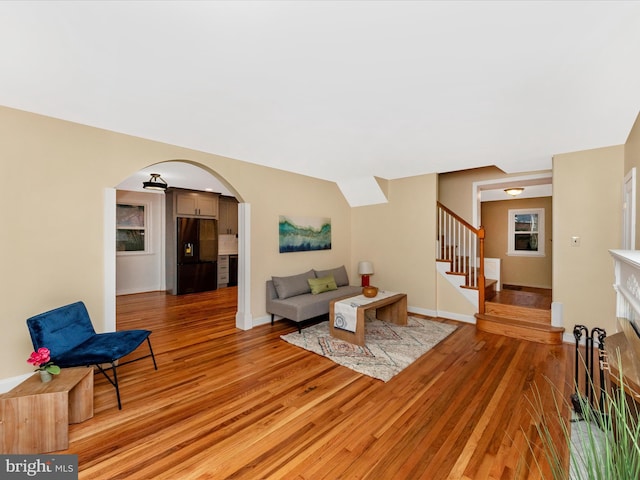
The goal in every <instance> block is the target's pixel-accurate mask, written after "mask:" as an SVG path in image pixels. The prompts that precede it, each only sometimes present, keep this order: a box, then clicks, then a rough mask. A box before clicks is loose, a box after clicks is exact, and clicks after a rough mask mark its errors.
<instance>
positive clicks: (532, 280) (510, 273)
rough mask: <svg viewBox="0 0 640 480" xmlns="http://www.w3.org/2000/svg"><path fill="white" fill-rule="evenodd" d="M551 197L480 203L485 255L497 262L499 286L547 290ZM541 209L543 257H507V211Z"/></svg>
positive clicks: (549, 258) (551, 257) (549, 260)
mask: <svg viewBox="0 0 640 480" xmlns="http://www.w3.org/2000/svg"><path fill="white" fill-rule="evenodd" d="M551 207H552V201H551V197H540V198H523V199H518V198H514V199H512V200H504V201H496V202H483V203H482V213H481V218H482V225H483V226H484V228H485V232H486V236H485V244H484V246H485V251H484V252H485V256H486V257H489V258H499V259H501V276H502V283H507V284H511V285H521V286H528V287H539V288H551V285H552V284H551V280H552V279H551V266H552V259H553V252H552V247H551V245H552V238H553V229H552V217H553V215H552V208H551ZM520 208H524V209H531V208H544V211H545V212H544V219H545V256H544V257H520V256H509V255H507V250H508V236H509V210H510V209H520Z"/></svg>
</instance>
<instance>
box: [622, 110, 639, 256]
mask: <svg viewBox="0 0 640 480" xmlns="http://www.w3.org/2000/svg"><path fill="white" fill-rule="evenodd" d="M634 167H635V169H636V182H637V181H638V176H640V115H638V117H637V118H636V121H635V123H634V125H633V127H632V128H631V133H629V137H628V138H627V143H626V144H625V146H624V173H625V175H626V174H627V173H629V172H630V171H631V169H632V168H634ZM639 221H640V191H638V186H637V185H636V249H640V223H639Z"/></svg>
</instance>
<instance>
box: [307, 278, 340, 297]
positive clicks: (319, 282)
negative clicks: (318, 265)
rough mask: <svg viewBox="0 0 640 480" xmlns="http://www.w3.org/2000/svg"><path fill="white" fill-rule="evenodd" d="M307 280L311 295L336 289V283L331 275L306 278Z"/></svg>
mask: <svg viewBox="0 0 640 480" xmlns="http://www.w3.org/2000/svg"><path fill="white" fill-rule="evenodd" d="M307 282H308V283H309V287H310V288H311V293H312V294H313V295H317V294H319V293H322V292H330V291H331V290H337V289H338V285H336V281H335V280H334V278H333V275H327V276H326V277H322V278H308V279H307Z"/></svg>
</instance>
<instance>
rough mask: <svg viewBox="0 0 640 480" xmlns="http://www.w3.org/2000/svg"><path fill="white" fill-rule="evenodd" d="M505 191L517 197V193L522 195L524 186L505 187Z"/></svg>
mask: <svg viewBox="0 0 640 480" xmlns="http://www.w3.org/2000/svg"><path fill="white" fill-rule="evenodd" d="M504 191H505V193H507V194H509V195H511V196H512V197H515V196H517V195H520V194H521V193H522V192H524V188H522V187H514V188H505V189H504Z"/></svg>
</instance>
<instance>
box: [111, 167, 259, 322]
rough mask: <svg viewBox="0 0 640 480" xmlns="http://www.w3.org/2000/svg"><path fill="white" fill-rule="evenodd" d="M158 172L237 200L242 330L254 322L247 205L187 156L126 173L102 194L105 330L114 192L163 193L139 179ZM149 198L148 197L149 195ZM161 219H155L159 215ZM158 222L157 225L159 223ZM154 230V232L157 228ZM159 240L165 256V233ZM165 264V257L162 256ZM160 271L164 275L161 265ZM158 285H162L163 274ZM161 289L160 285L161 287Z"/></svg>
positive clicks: (181, 183) (239, 319)
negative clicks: (152, 190) (147, 187)
mask: <svg viewBox="0 0 640 480" xmlns="http://www.w3.org/2000/svg"><path fill="white" fill-rule="evenodd" d="M151 171H153V172H154V173H160V174H161V175H162V176H163V178H164V179H165V180H167V181H168V183H169V185H170V186H174V187H180V188H189V189H192V190H208V191H216V192H217V193H222V194H224V195H228V196H232V197H235V198H236V199H237V200H238V202H239V203H238V235H237V237H238V298H237V312H236V327H238V328H241V329H243V330H247V329H250V328H251V327H252V326H253V320H252V317H251V314H250V287H249V280H250V259H249V252H250V230H249V225H250V205H248V204H246V203H244V202H243V201H242V197H241V196H240V194H239V192H237V191H236V190H235V189H234V188H233V187H232V186H231V185H230V184H229V183H228V182H226V180H225V179H224V178H222V177H221V176H219V175H218V174H217V173H216V172H214V171H212V170H211V169H209V168H208V167H206V166H204V165H201V164H199V163H196V162H191V161H189V160H170V161H164V162H159V163H156V164H153V165H150V166H148V167H145V168H144V169H142V170H140V171H138V172H135V173H134V174H132V175H131V176H130V177H127V178H126V179H125V180H123V181H122V182H121V183H119V184H118V185H117V186H116V187H115V188H112V189H106V190H105V198H104V206H105V211H104V218H105V229H104V231H105V238H104V244H105V252H104V267H105V271H104V278H105V290H104V298H105V312H104V318H105V327H106V328H107V330H115V328H116V318H115V317H116V315H115V298H116V295H117V294H118V293H117V289H116V278H117V268H116V260H117V258H116V257H117V254H116V241H115V235H114V232H115V231H116V203H117V200H116V199H117V192H118V191H123V190H126V191H127V192H140V193H138V195H162V193H159V194H158V193H156V194H151V193H149V192H146V191H144V190H143V189H142V182H143V181H146V180H148V179H149V176H150V172H151ZM149 198H151V197H149ZM155 205H156V210H157V208H158V206H160V207H159V208H161V209H162V212H160V215H159V216H158V212H155V223H156V225H155V228H156V229H158V228H159V229H160V230H162V231H163V232H164V228H165V225H164V218H165V211H164V201H163V200H161V201H159V202H158V201H155ZM159 218H160V219H161V220H158V219H159ZM158 223H160V225H158ZM156 234H157V232H156ZM159 238H160V239H161V240H160V241H159V244H158V243H156V244H155V245H154V250H155V254H156V255H158V254H159V255H160V256H162V257H163V256H164V252H165V248H166V246H165V245H164V234H163V233H162V234H161V235H160V237H159ZM161 262H162V264H164V259H162V260H161ZM161 275H164V268H162V273H161ZM161 285H165V283H164V278H163V279H162V282H161ZM160 289H163V288H160Z"/></svg>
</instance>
